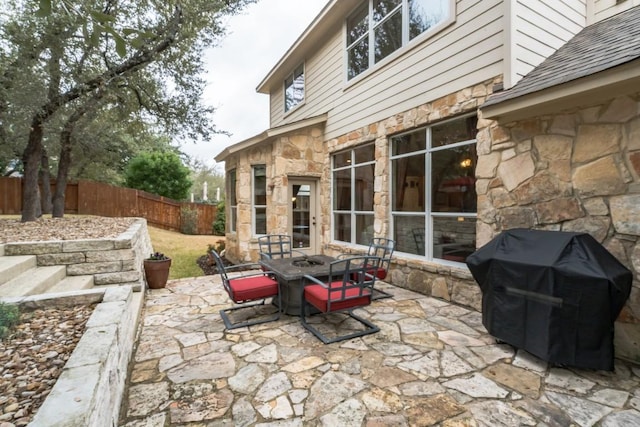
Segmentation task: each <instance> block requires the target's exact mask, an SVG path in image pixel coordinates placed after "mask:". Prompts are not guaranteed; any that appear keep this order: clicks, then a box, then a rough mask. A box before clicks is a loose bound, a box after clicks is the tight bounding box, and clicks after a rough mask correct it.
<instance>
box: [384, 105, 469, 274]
mask: <svg viewBox="0 0 640 427" xmlns="http://www.w3.org/2000/svg"><path fill="white" fill-rule="evenodd" d="M476 125H477V118H476V117H475V116H473V117H465V118H461V119H454V120H450V121H446V122H443V123H439V124H436V125H433V126H431V127H428V128H424V129H420V130H417V131H413V132H410V133H406V134H403V135H400V136H397V137H393V138H392V139H391V174H392V182H391V186H392V191H391V194H392V208H391V211H392V219H393V235H394V239H395V241H396V245H397V246H396V249H397V250H398V251H400V252H405V253H410V254H415V255H421V256H425V257H427V258H429V259H434V258H435V259H443V260H447V261H454V262H464V261H465V259H466V257H467V256H468V255H470V254H471V253H472V252H473V251H474V250H475V239H476V237H475V235H476V233H475V230H476V212H477V196H476V190H475V166H476V162H477V159H478V155H477V153H476Z"/></svg>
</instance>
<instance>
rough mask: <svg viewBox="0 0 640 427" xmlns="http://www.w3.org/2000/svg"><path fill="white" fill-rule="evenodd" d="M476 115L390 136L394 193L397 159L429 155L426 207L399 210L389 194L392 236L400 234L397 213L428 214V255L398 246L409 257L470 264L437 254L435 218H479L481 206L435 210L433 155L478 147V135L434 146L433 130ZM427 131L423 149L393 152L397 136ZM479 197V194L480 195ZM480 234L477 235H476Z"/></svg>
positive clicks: (425, 191)
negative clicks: (446, 210) (467, 209)
mask: <svg viewBox="0 0 640 427" xmlns="http://www.w3.org/2000/svg"><path fill="white" fill-rule="evenodd" d="M474 116H475V117H476V119H477V115H474V114H465V115H460V116H456V117H451V118H449V119H446V120H442V121H439V122H436V123H431V124H429V125H428V126H424V127H420V128H416V129H411V130H409V131H407V132H402V133H400V134H397V135H393V136H391V137H390V138H389V140H388V144H389V177H390V179H389V184H388V185H389V194H390V195H392V194H394V191H395V189H394V181H395V173H396V170H395V168H394V163H393V162H394V160H398V159H402V158H409V157H413V156H419V155H424V156H425V159H424V165H425V171H424V180H425V183H424V208H423V211H402V210H396V209H395V205H394V199H393V197H390V198H389V216H390V218H389V225H390V235H391V236H395V234H396V218H397V217H411V216H413V217H424V230H425V233H424V235H423V236H422V237H423V239H424V241H423V244H424V255H420V254H415V253H411V252H403V251H402V250H401V249H398V248H396V250H397V252H399V253H402V254H403V255H406V256H409V257H415V258H419V259H424V260H427V261H430V262H435V263H440V264H446V265H453V266H458V267H459V266H461V265H466V264H465V263H464V262H458V261H451V260H446V259H443V258H436V257H434V219H438V218H458V219H459V218H461V217H462V218H470V219H474V220H477V218H478V210H477V206H476V211H475V212H438V211H434V210H433V209H434V207H433V206H432V201H433V190H432V185H431V182H432V178H433V167H432V158H433V153H437V152H439V151H444V150H450V149H454V148H458V147H464V146H472V145H476V147H477V137H476V138H473V139H468V140H463V141H457V142H455V143H452V144H447V145H442V146H438V147H433V145H432V144H433V140H432V133H431V130H432V129H433V128H434V127H437V126H440V125H443V124H446V123H448V122H454V121H457V120H466V119H468V118H471V117H474ZM420 131H423V132H425V147H424V148H423V149H420V150H416V151H412V152H409V153H401V154H396V155H394V154H393V140H394V138H399V137H402V136H404V135H410V134H414V133H416V132H420ZM473 175H474V176H475V170H474V171H473ZM476 198H477V195H476ZM476 237H477V236H476Z"/></svg>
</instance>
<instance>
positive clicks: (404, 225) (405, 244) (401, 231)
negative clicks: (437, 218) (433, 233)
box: [393, 215, 425, 255]
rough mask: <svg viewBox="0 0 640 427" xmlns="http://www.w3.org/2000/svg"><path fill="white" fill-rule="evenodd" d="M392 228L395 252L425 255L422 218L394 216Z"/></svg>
mask: <svg viewBox="0 0 640 427" xmlns="http://www.w3.org/2000/svg"><path fill="white" fill-rule="evenodd" d="M393 226H394V229H393V238H394V240H395V241H396V250H398V251H400V252H405V253H408V254H415V255H425V246H424V241H425V240H424V237H425V227H424V216H407V215H394V217H393Z"/></svg>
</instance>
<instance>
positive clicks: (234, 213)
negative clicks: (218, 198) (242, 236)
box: [227, 169, 238, 233]
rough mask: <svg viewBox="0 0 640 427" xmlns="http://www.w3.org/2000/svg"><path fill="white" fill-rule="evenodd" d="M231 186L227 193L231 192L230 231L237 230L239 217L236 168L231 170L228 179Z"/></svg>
mask: <svg viewBox="0 0 640 427" xmlns="http://www.w3.org/2000/svg"><path fill="white" fill-rule="evenodd" d="M227 182H228V183H229V184H228V185H229V188H228V190H227V194H229V213H230V215H229V232H231V233H235V232H236V218H238V199H237V197H236V170H235V169H233V170H230V171H229V178H228V180H227Z"/></svg>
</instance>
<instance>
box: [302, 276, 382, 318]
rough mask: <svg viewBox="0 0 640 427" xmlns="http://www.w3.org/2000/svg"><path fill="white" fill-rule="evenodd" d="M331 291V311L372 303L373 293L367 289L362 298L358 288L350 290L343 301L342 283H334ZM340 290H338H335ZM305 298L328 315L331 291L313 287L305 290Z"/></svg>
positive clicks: (316, 286)
mask: <svg viewBox="0 0 640 427" xmlns="http://www.w3.org/2000/svg"><path fill="white" fill-rule="evenodd" d="M330 286H331V288H332V291H331V311H339V310H347V309H350V308H355V307H361V306H363V305H369V303H370V302H371V291H370V290H369V289H365V290H364V291H363V292H362V295H361V296H358V295H359V293H360V290H359V289H358V288H349V289H347V290H346V292H345V298H349V299H345V300H343V299H342V281H339V282H332V283H331V284H330ZM336 288H338V290H333V289H336ZM304 298H305V299H306V300H307V301H308V302H309V303H310V304H312V305H313V306H314V307H316V308H317V309H318V310H320V311H322V312H324V313H326V312H327V310H328V307H327V306H328V301H329V290H328V289H327V288H324V287H322V286H320V285H312V286H307V287H305V288H304Z"/></svg>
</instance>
